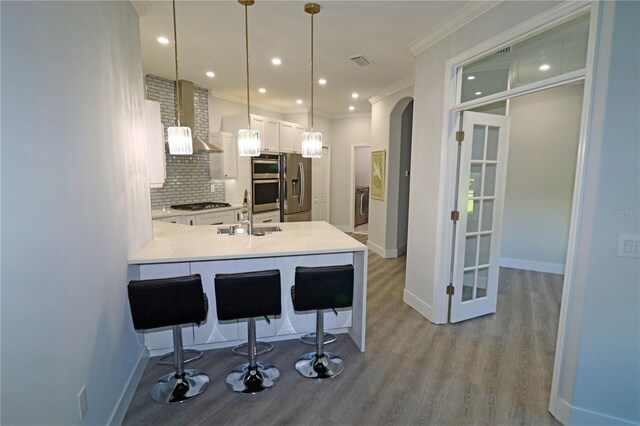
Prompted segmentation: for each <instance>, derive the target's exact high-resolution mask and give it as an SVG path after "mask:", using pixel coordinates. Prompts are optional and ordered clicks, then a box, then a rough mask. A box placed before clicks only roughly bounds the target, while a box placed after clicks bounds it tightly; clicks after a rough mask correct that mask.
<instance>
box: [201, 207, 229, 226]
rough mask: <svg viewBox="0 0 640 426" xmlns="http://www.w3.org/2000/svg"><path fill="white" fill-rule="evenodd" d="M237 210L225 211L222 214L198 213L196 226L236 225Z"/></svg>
mask: <svg viewBox="0 0 640 426" xmlns="http://www.w3.org/2000/svg"><path fill="white" fill-rule="evenodd" d="M238 211H239V210H226V211H223V212H211V213H200V214H198V215H196V218H195V224H196V225H226V224H229V223H236V222H237V221H236V213H237V212H238Z"/></svg>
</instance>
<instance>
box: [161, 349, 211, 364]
mask: <svg viewBox="0 0 640 426" xmlns="http://www.w3.org/2000/svg"><path fill="white" fill-rule="evenodd" d="M186 354H193V356H192V357H190V358H186V359H185V360H184V361H182V362H183V363H184V364H186V363H188V362H191V361H195V360H196V359H200V358H202V355H203V353H202V351H199V350H197V349H183V350H182V356H183V357H184V356H185V355H186ZM173 355H174V353H173V352H169V353H168V354H164V355H162V356H161V357H160V358H158V364H160V365H173ZM167 358H170V359H167ZM165 360H166V361H165Z"/></svg>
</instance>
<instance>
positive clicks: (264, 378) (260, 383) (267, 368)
mask: <svg viewBox="0 0 640 426" xmlns="http://www.w3.org/2000/svg"><path fill="white" fill-rule="evenodd" d="M278 380H280V372H279V371H278V369H277V368H276V367H274V366H273V365H271V364H264V363H262V362H259V363H257V366H256V367H251V368H250V367H249V363H245V364H242V365H240V366H238V367H237V368H236V369H235V370H233V371H232V372H231V373H229V375H228V376H227V388H229V390H232V391H234V392H240V393H258V392H262V391H264V390H268V389H270V388H271V387H273V386H274V385H275V384H276V383H278Z"/></svg>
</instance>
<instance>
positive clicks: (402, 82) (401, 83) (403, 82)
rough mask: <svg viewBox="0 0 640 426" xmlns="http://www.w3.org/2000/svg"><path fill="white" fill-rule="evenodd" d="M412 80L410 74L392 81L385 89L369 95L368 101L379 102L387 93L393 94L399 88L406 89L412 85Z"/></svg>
mask: <svg viewBox="0 0 640 426" xmlns="http://www.w3.org/2000/svg"><path fill="white" fill-rule="evenodd" d="M413 81H414V76H413V75H410V76H409V77H407V78H404V79H402V80H400V81H398V82H396V83H393V84H392V85H391V86H389V87H387V88H386V89H383V90H381V91H379V92H378V93H376V94H375V95H373V96H371V97H370V98H369V99H368V101H369V103H371V104H375V103H376V102H380V101H381V100H383V99H384V98H386V97H387V96H389V95H393V94H394V93H398V92H400V91H401V90H404V89H407V88H409V87H411V86H413Z"/></svg>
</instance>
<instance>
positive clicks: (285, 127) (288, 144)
mask: <svg viewBox="0 0 640 426" xmlns="http://www.w3.org/2000/svg"><path fill="white" fill-rule="evenodd" d="M302 132H304V127H302V126H301V125H299V124H296V123H288V122H286V121H281V122H280V149H281V150H282V152H295V153H300V152H302V149H301V148H302Z"/></svg>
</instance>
